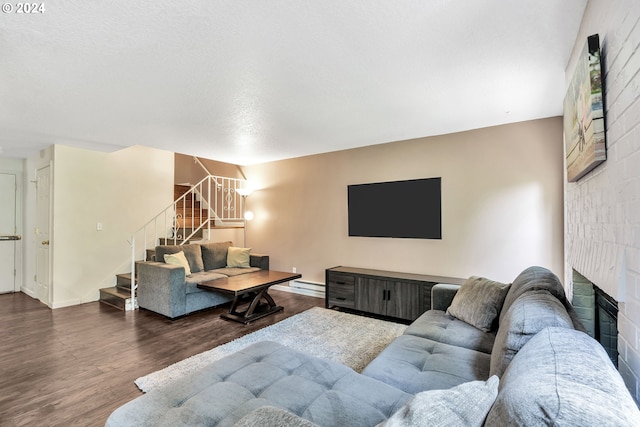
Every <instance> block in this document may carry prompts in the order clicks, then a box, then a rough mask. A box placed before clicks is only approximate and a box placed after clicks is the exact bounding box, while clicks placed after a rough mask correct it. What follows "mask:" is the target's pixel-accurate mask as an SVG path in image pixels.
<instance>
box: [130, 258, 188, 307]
mask: <svg viewBox="0 0 640 427" xmlns="http://www.w3.org/2000/svg"><path fill="white" fill-rule="evenodd" d="M184 273H185V271H184V267H181V266H179V265H171V264H165V263H163V262H155V261H146V262H141V263H138V305H139V306H140V307H142V308H146V309H147V310H151V311H154V312H156V313H160V314H162V315H165V316H167V317H170V318H174V317H178V316H182V315H184V314H186V311H187V293H186V286H185V274H184Z"/></svg>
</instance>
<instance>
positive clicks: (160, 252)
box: [156, 243, 204, 273]
mask: <svg viewBox="0 0 640 427" xmlns="http://www.w3.org/2000/svg"><path fill="white" fill-rule="evenodd" d="M180 251H182V252H184V256H185V257H186V258H187V261H189V268H190V269H191V272H192V273H197V272H199V271H202V270H204V264H203V262H202V250H201V249H200V245H198V244H196V243H191V244H187V245H160V246H156V260H157V261H160V262H162V261H163V260H164V255H165V254H175V253H177V252H180Z"/></svg>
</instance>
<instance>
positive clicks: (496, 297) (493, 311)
mask: <svg viewBox="0 0 640 427" xmlns="http://www.w3.org/2000/svg"><path fill="white" fill-rule="evenodd" d="M508 291H509V285H508V284H504V283H500V282H496V281H494V280H489V279H485V278H484V277H477V276H471V277H470V278H468V279H467V281H466V282H464V284H463V285H462V286H461V287H460V290H459V291H458V292H457V293H456V296H455V297H453V301H452V302H451V305H450V306H449V308H447V314H449V315H450V316H453V317H455V318H456V319H459V320H462V321H463V322H466V323H468V324H470V325H472V326H475V327H476V328H478V329H480V330H482V331H485V332H489V331H490V330H491V326H492V324H493V321H494V320H495V319H496V317H497V316H498V313H500V310H501V309H502V304H503V303H504V298H505V297H506V296H507V292H508Z"/></svg>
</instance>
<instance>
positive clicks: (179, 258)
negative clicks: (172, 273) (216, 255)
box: [164, 251, 191, 276]
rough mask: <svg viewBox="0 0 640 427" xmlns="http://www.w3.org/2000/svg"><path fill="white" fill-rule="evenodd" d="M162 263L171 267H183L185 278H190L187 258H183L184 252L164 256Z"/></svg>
mask: <svg viewBox="0 0 640 427" xmlns="http://www.w3.org/2000/svg"><path fill="white" fill-rule="evenodd" d="M164 262H166V263H167V264H172V265H179V266H181V267H184V274H185V275H186V276H191V269H190V268H189V261H187V257H186V256H184V252H182V251H180V252H177V253H175V254H165V255H164Z"/></svg>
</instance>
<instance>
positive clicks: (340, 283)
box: [336, 282, 346, 285]
mask: <svg viewBox="0 0 640 427" xmlns="http://www.w3.org/2000/svg"><path fill="white" fill-rule="evenodd" d="M336 284H338V285H346V283H345V282H336Z"/></svg>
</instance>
